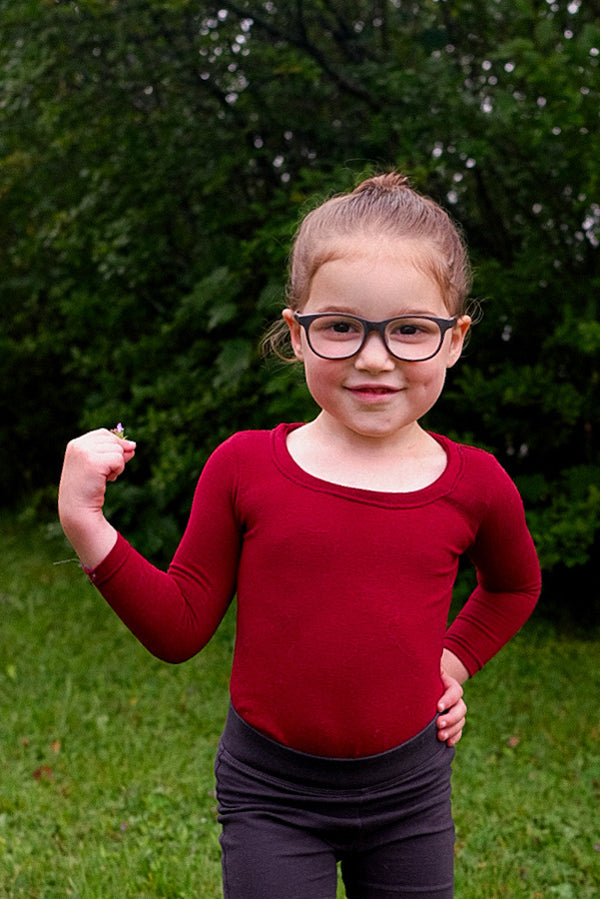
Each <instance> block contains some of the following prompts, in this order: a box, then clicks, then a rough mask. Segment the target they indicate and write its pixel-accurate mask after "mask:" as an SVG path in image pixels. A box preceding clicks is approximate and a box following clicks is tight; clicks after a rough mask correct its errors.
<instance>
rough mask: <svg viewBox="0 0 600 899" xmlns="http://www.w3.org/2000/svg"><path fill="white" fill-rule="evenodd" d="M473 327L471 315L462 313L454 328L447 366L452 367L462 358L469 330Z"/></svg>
mask: <svg viewBox="0 0 600 899" xmlns="http://www.w3.org/2000/svg"><path fill="white" fill-rule="evenodd" d="M470 327H471V316H470V315H461V316H460V318H459V319H458V320H457V322H456V324H455V326H454V327H453V329H452V332H451V334H452V337H451V340H450V352H449V354H448V362H447V364H446V367H447V368H452V366H453V365H455V364H456V363H457V362H458V360H459V359H460V354H461V353H462V351H463V346H464V343H465V338H466V336H467V334H468V332H469V328H470Z"/></svg>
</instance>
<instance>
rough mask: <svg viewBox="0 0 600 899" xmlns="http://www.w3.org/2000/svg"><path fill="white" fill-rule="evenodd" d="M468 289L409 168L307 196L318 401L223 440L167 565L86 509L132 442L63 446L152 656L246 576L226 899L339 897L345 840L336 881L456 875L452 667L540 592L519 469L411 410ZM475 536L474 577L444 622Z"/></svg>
mask: <svg viewBox="0 0 600 899" xmlns="http://www.w3.org/2000/svg"><path fill="white" fill-rule="evenodd" d="M468 290H469V268H468V264H467V259H466V254H465V250H464V247H463V244H462V242H461V239H460V237H459V236H458V234H457V231H456V229H455V227H454V226H453V224H452V223H451V221H450V219H449V218H448V216H447V215H446V213H445V212H444V211H443V210H442V209H441V208H440V207H438V206H437V205H436V204H435V203H434V202H433V201H431V200H430V199H428V198H425V197H423V196H421V195H420V194H418V193H417V192H415V191H414V190H412V189H411V188H410V186H409V185H408V183H407V181H406V179H404V178H403V177H401V176H399V175H395V174H389V175H382V176H378V177H374V178H371V179H369V180H367V181H365V182H364V183H362V184H361V185H360V186H359V187H358V188H357V189H356V190H355V191H354V192H353V193H351V194H349V195H346V196H342V197H337V198H334V199H331V200H329V201H327V202H325V203H324V204H323V205H322V206H321V207H319V208H318V209H316V210H314V211H313V212H311V213H310V214H309V215H308V216H307V217H306V219H305V220H304V222H303V224H302V226H301V228H300V230H299V232H298V235H297V238H296V242H295V246H294V250H293V256H292V262H291V275H290V283H289V297H288V300H289V304H288V307H287V308H286V309H285V310H284V312H283V319H282V325H283V328H284V329H285V333H286V335H288V336H289V338H290V340H291V350H292V352H293V355H294V356H295V357H296V358H297V359H299V360H301V361H302V363H303V365H304V369H305V373H306V379H307V383H308V387H309V389H310V391H311V393H312V396H313V397H314V399H315V400H316V402H317V404H318V406H319V407H320V410H321V411H320V412H319V414H318V415H317V417H316V418H315V419H314V421H311V422H309V423H308V424H282V425H279V426H278V427H276V428H275V429H274V430H273V431H248V432H242V433H239V434H235V435H234V436H233V437H231V438H230V439H229V440H227V441H226V442H225V443H224V444H222V445H221V446H220V447H218V448H217V450H216V451H215V452H214V453H213V455H212V456H211V458H210V459H209V461H208V462H207V464H206V466H205V468H204V471H203V473H202V475H201V477H200V480H199V482H198V486H197V489H196V493H195V496H194V500H193V505H192V510H191V515H190V519H189V523H188V526H187V529H186V531H185V534H184V536H183V539H182V541H181V544H180V546H179V548H178V550H177V552H176V554H175V557H174V559H173V561H172V563H171V565H170V567H169V570H168V572H167V573H164V572H161V571H159V570H157V569H155V568H154V567H153V566H152V565H150V563H148V562H147V561H146V560H145V559H143V558H142V557H141V556H140V555H139V554H138V553H137V552H136V551H135V550H134V549H133V548H132V547H131V546H130V545H129V544H128V543H127V542H126V541H125V539H124V538H123V537H122V536H121V535H119V534H118V533H117V532H116V531H115V530H114V529H113V527H112V526H111V525H110V524H109V523H108V522H107V520H106V519H105V518H104V516H103V512H102V507H103V501H104V492H105V487H106V482H107V481H113V480H115V478H116V477H118V475H119V474H121V472H122V471H123V469H124V467H125V464H126V463H127V462H128V461H129V459H130V458H131V457H132V456H133V454H134V451H135V444H134V443H133V442H132V441H130V440H126V439H121V438H120V437H119V436H117V435H115V434H114V433H111V432H110V431H108V430H99V431H94V432H92V433H90V434H87V435H85V436H83V437H80V438H79V439H77V440H74V441H72V442H71V443H70V444H69V446H68V448H67V453H66V457H65V464H64V470H63V476H62V480H61V487H60V495H59V510H60V517H61V521H62V524H63V527H64V530H65V533H66V535H67V537H68V538H69V540H70V541H71V543H72V544H73V546H74V548H75V550H76V551H77V553H78V554H79V556H80V559H81V561H82V564H83V566H84V567H85V568H86V569H87V571H88V573H89V577H90V578H91V580H92V582H93V583H94V584H95V585H96V586H97V587H98V589H99V590H100V591H101V592H102V594H103V595H104V596H105V597H106V599H107V600H108V602H109V603H110V605H111V606H112V607H113V609H114V610H115V611H116V612H117V614H118V615H119V616H120V617H121V618H122V619H123V621H124V622H125V623H126V625H127V626H128V627H129V628H130V629H131V630H132V631H133V633H134V634H135V635H136V636H137V637H138V639H139V640H141V641H142V643H143V644H144V645H145V646H146V647H147V648H148V649H149V650H150V651H151V652H153V653H154V654H156V655H157V656H159V657H160V658H162V659H165V660H168V661H171V662H179V661H183V660H184V659H187V658H189V657H190V656H192V655H194V653H196V652H198V650H200V649H201V648H202V646H204V645H205V643H206V642H207V641H208V640H209V639H210V637H211V635H212V634H213V633H214V631H215V629H216V627H217V626H218V624H219V622H220V620H221V618H222V617H223V615H224V613H225V611H226V609H227V607H228V605H229V603H230V602H231V599H232V597H233V595H234V594H237V602H238V606H237V636H236V645H235V653H234V659H233V670H232V675H231V707H230V710H229V714H228V717H227V722H226V725H225V729H224V733H223V736H222V739H221V743H220V746H219V751H218V756H217V762H216V776H217V794H218V800H219V813H220V821H221V823H222V828H223V831H222V836H221V843H222V850H223V879H224V891H225V896H226V897H227V899H334V897H335V894H336V862H337V861H341V866H342V875H343V878H344V882H345V886H346V891H347V896H348V897H349V899H392V897H393V899H402V897H414V896H416V895H418V896H419V897H420V899H434V897H435V899H447V897H451V896H452V893H453V842H454V828H453V823H452V817H451V809H450V766H451V761H452V758H453V755H454V749H453V744H454V743H455V742H456V741H457V740H458V738H459V737H460V733H461V728H462V724H463V719H464V711H465V706H464V703H463V702H462V699H461V698H460V697H461V693H462V688H461V687H460V683H462V682H464V681H465V680H466V679H467V678H468V677H469V676H470V675H472V674H474V673H475V672H476V671H477V670H478V669H479V668H481V666H482V665H484V664H485V662H486V661H487V660H488V659H489V658H490V657H491V656H492V655H494V653H496V652H497V651H498V650H499V649H500V648H501V647H502V646H503V645H504V644H505V643H506V641H507V640H508V639H510V637H511V636H512V635H513V634H514V633H515V632H516V631H517V630H518V629H519V627H521V625H522V624H523V623H524V621H525V620H526V619H527V617H528V616H529V614H530V613H531V611H532V609H533V606H534V604H535V602H536V600H537V597H538V593H539V588H540V574H539V567H538V563H537V558H536V554H535V550H534V547H533V544H532V540H531V537H530V535H529V532H528V530H527V527H526V525H525V519H524V514H523V508H522V504H521V501H520V498H519V496H518V494H517V491H516V488H515V487H514V485H513V483H512V482H511V480H510V479H509V477H508V476H507V475H506V473H505V472H504V471H503V469H502V468H501V467H500V466H499V465H498V463H497V462H496V461H495V460H494V458H493V457H492V456H490V455H488V454H487V453H485V452H483V451H481V450H478V449H474V448H472V447H468V446H462V445H459V444H456V443H454V442H452V441H451V440H449V439H447V438H445V437H441V436H439V435H435V434H432V433H428V432H427V431H425V430H423V428H422V427H421V425H420V424H419V419H420V418H421V417H422V416H423V415H424V414H425V413H426V412H427V411H428V410H429V409H431V407H432V406H433V405H434V403H435V402H436V400H437V399H438V397H439V395H440V393H441V391H442V388H443V385H444V378H445V375H446V370H447V369H448V368H450V367H451V366H453V365H454V364H455V363H456V362H457V360H458V358H459V356H460V354H461V350H462V347H463V344H464V340H465V337H466V335H467V332H468V330H469V326H470V321H471V320H470V318H469V316H468V315H467V313H466V310H465V302H466V297H467V294H468ZM281 337H282V335H281V333H275V334H272V335H271V342H272V344H273V345H275V346H278V347H279V348H280V347H281ZM465 553H466V554H467V555H468V556H469V558H470V560H471V561H472V563H473V564H474V565H475V567H476V569H477V574H478V586H477V587H476V589H475V590H474V592H473V594H472V595H471V597H470V598H469V599H468V601H467V603H466V604H465V606H464V608H463V609H462V611H461V612H460V614H459V615H458V617H457V618H456V620H455V621H454V622H453V624H452V625H451V626H450V627H449V628H447V623H446V622H447V616H448V609H449V605H450V598H451V593H452V587H453V583H454V580H455V576H456V572H457V567H458V562H459V558H460V557H461V556H462V555H463V554H465Z"/></svg>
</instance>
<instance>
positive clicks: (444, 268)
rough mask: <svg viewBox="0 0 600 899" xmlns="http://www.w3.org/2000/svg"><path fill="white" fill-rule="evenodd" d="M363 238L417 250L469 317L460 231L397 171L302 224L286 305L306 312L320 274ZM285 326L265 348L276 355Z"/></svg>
mask: <svg viewBox="0 0 600 899" xmlns="http://www.w3.org/2000/svg"><path fill="white" fill-rule="evenodd" d="M365 237H373V238H374V239H376V240H381V238H382V237H383V238H386V237H387V238H389V239H391V240H403V241H410V242H414V243H415V245H419V246H418V249H419V251H420V252H419V253H417V254H416V255H417V258H418V260H419V261H420V264H421V265H422V266H423V267H424V268H426V270H427V274H430V275H432V276H433V277H434V278H435V280H436V282H437V283H438V285H439V287H440V289H441V291H442V296H443V297H444V301H445V303H446V306H447V307H448V311H449V312H450V313H451V314H452V315H463V314H465V313H466V302H467V297H468V294H469V290H470V288H471V268H470V265H469V260H468V257H467V251H466V246H465V243H464V241H463V239H462V236H461V233H460V231H459V229H458V226H457V225H456V224H455V223H454V222H453V221H452V219H451V218H450V216H449V215H448V213H447V212H446V211H445V210H444V209H442V208H441V206H439V205H438V204H437V203H436V202H434V200H432V199H430V198H429V197H426V196H424V195H423V194H420V193H418V191H416V190H414V189H413V188H412V187H411V186H410V183H409V180H408V178H407V177H406V176H405V175H402V174H400V173H398V172H389V173H387V174H382V175H375V176H374V177H372V178H367V180H366V181H363V182H361V183H360V184H359V185H358V186H357V187H356V188H355V189H354V190H353V191H352V192H351V193H349V194H342V195H341V196H335V197H332V198H331V199H329V200H326V201H325V202H324V203H322V204H321V205H320V206H318V207H317V208H316V209H313V210H312V211H311V212H309V213H308V215H307V216H306V217H305V219H304V220H303V222H302V224H301V225H300V227H299V229H298V231H297V233H296V237H295V240H294V244H293V248H292V254H291V259H290V269H289V279H288V285H287V301H288V305H289V307H290V308H291V309H294V310H296V309H302V307H303V306H304V304H305V303H306V302H307V300H308V297H309V295H310V288H311V284H312V280H313V278H314V276H315V273H316V272H317V270H318V269H319V268H320V267H321V266H322V265H323V264H324V263H325V262H327V261H330V260H332V259H335V258H339V257H340V256H343V255H344V254H345V253H346V252H347V251H348V242H349V241H352V240H353V239H359V240H360V241H361V242H362V241H363V240H364V238H365ZM287 334H288V329H287V325H286V324H285V322H283V321H281V322H278V323H277V324H275V325H274V326H273V327H272V328H271V330H270V331H269V333H268V334H267V336H266V338H265V341H264V346H265V348H266V349H272V350H274V351H275V352H276V353H277V354H278V355H281V356H283V357H284V358H286V357H285V356H284V354H283V353H282V352H281V350H282V349H283V346H284V344H285V343H286V341H287Z"/></svg>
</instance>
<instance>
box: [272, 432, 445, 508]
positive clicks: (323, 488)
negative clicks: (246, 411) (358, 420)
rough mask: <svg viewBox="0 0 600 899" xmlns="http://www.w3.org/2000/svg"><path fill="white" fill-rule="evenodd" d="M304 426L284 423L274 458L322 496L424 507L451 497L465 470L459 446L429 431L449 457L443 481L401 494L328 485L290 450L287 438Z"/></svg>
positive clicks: (282, 468)
mask: <svg viewBox="0 0 600 899" xmlns="http://www.w3.org/2000/svg"><path fill="white" fill-rule="evenodd" d="M303 424H304V422H293V423H284V424H280V425H278V426H277V427H276V428H275V429H274V430H273V432H272V451H273V458H274V461H275V464H276V466H277V468H278V469H279V471H280V472H281V473H282V474H283V475H284V476H285V477H286V478H288V479H289V480H291V481H294V482H295V483H296V484H299V485H301V486H303V487H304V488H306V489H309V490H313V491H315V492H318V493H328V494H331V495H333V496H339V497H344V498H346V499H350V500H355V501H358V502H363V503H365V502H366V503H370V504H371V505H378V506H404V507H407V506H421V505H423V504H424V503H429V502H433V501H434V500H437V499H440V498H441V497H442V496H445V495H446V494H448V493H450V491H451V490H452V489H453V487H454V484H455V483H456V480H457V478H458V476H459V474H460V472H461V469H462V454H461V453H460V446H459V444H457V443H455V442H454V441H452V440H450V439H449V438H448V437H444V436H442V435H441V434H436V433H434V432H432V431H428V432H427V433H428V434H429V435H430V436H431V437H433V439H434V440H436V441H437V442H438V443H439V444H440V446H441V447H442V449H443V450H444V452H445V453H446V459H447V464H446V467H445V469H444V471H443V472H442V473H441V474H440V475H439V477H437V478H436V479H435V481H432V483H431V484H428V485H427V486H426V487H422V488H420V489H419V490H411V491H408V492H401V491H382V490H370V489H368V488H366V487H348V486H345V485H344V484H336V483H335V482H333V481H327V480H324V479H323V478H319V477H316V476H315V475H312V474H309V473H308V472H307V471H305V470H304V469H303V468H301V466H300V465H298V463H297V462H296V461H295V460H294V459H293V458H292V455H291V454H290V451H289V450H288V448H287V437H288V434H290V433H291V431H294V430H296V429H297V428H300V427H302V425H303Z"/></svg>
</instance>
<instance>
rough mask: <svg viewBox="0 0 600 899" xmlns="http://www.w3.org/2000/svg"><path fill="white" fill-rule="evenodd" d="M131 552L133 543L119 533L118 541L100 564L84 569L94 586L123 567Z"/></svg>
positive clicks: (103, 582)
mask: <svg viewBox="0 0 600 899" xmlns="http://www.w3.org/2000/svg"><path fill="white" fill-rule="evenodd" d="M130 552H131V545H130V544H129V543H128V542H127V540H125V538H124V537H122V536H121V534H117V542H116V543H115V545H114V546H113V548H112V549H111V551H110V552H109V554H108V555H107V556H106V557H105V558H104V559H103V560H102V561H101V562H100V564H99V565H96V567H95V568H84V569H83V570H84V571H85V573H86V574H87V576H88V578H89V580H90V582H91V583H92V584H93V585H94V587H100V586H101V585H102V584H105V583H106V581H108V580H110V579H111V578H112V577H114V575H115V574H116V573H117V572H118V571H119V569H120V568H122V567H123V565H124V564H125V562H126V561H127V558H128V556H129V553H130Z"/></svg>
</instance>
